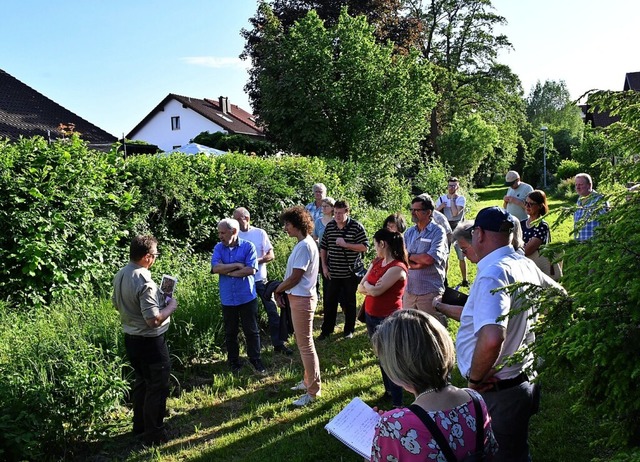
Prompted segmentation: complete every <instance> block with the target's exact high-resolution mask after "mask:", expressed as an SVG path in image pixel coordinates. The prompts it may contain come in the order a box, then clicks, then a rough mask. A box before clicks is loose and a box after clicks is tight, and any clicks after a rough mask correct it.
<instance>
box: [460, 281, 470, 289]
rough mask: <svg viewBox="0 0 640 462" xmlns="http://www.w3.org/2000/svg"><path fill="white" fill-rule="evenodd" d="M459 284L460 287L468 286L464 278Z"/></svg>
mask: <svg viewBox="0 0 640 462" xmlns="http://www.w3.org/2000/svg"><path fill="white" fill-rule="evenodd" d="M460 285H461V286H462V287H469V281H467V280H466V279H464V280H463V281H462V283H461V284H460Z"/></svg>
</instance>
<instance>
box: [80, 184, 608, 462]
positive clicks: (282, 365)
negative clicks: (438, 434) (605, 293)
mask: <svg viewBox="0 0 640 462" xmlns="http://www.w3.org/2000/svg"><path fill="white" fill-rule="evenodd" d="M505 190H506V187H505V186H503V185H494V186H491V187H489V188H485V189H483V190H480V191H477V195H478V201H477V204H476V205H477V209H476V210H473V211H472V212H471V213H470V214H469V216H470V217H473V216H475V213H476V211H477V210H479V209H481V208H483V207H486V206H490V205H501V204H502V197H503V195H504V192H505ZM564 205H567V204H565V203H563V202H561V201H556V200H552V201H551V209H552V210H553V209H556V208H559V207H562V206H564ZM553 219H554V218H553V216H551V217H550V220H549V221H552V220H553ZM571 226H572V224H571V222H570V221H565V222H562V223H560V224H559V227H558V228H555V229H554V231H553V232H554V241H555V242H560V241H564V240H566V239H569V236H570V231H571ZM467 266H468V273H469V278H470V280H473V277H474V276H475V272H476V268H475V265H473V264H468V265H467ZM449 279H450V282H451V283H452V284H457V283H458V282H460V273H459V268H458V263H457V259H456V256H455V253H453V255H452V256H451V260H450V273H449ZM183 289H184V287H183ZM338 319H339V323H340V322H341V320H342V317H341V315H339V318H338ZM321 321H322V316H321V315H317V316H316V319H315V327H316V332H315V334H316V336H317V335H318V334H319V326H320V323H321ZM340 329H341V326H340V325H338V327H337V329H336V332H337V333H339V332H340ZM449 329H450V331H451V332H452V335H455V332H456V329H457V323H455V322H452V323H450V326H449ZM172 335H176V332H175V330H172V331H170V332H169V337H171V336H172ZM263 338H267V336H266V335H265V336H263ZM264 345H265V348H264V349H263V361H264V362H265V364H266V366H267V368H268V370H269V375H268V376H267V377H259V376H257V375H255V374H254V373H253V371H252V369H251V368H250V367H249V366H245V368H244V369H243V371H242V373H241V374H240V375H239V376H233V375H231V374H230V373H229V371H228V369H227V366H226V364H225V362H224V357H223V356H221V355H220V354H219V353H213V354H212V357H211V359H210V361H206V362H203V363H202V364H192V365H190V367H189V368H188V371H189V373H188V374H186V375H180V374H179V373H177V374H176V375H177V377H178V379H179V380H180V382H181V384H180V385H181V386H180V388H176V389H177V390H178V389H179V390H181V392H180V393H179V394H178V395H177V396H173V397H171V398H170V399H169V403H168V408H169V412H170V416H169V417H168V419H167V425H168V426H169V428H170V433H171V436H172V440H171V441H170V442H169V443H167V444H165V445H163V446H160V447H158V448H153V449H145V448H143V447H142V446H140V445H139V444H137V443H136V441H135V439H134V438H133V437H132V436H130V435H129V434H128V431H130V423H129V422H130V420H131V415H130V413H128V412H127V410H126V409H125V408H122V409H121V410H120V413H119V414H118V413H116V414H115V416H116V417H117V419H116V420H117V421H118V422H119V424H120V425H116V426H115V427H114V428H113V430H112V434H111V435H110V436H109V437H108V438H104V439H102V440H100V441H96V442H94V443H93V444H91V445H88V446H86V447H83V448H80V451H79V452H77V453H76V454H75V456H74V457H75V459H76V460H93V461H107V460H128V461H141V460H162V461H184V460H189V461H210V460H211V461H214V460H215V461H217V460H224V461H245V460H259V461H262V462H265V461H274V462H275V461H283V460H286V461H289V462H294V461H304V462H308V461H320V462H321V461H353V462H356V461H361V459H360V458H359V457H358V456H357V455H356V454H355V453H353V452H351V451H350V450H349V449H348V448H346V447H345V446H343V445H342V444H341V443H340V442H338V441H337V440H336V439H335V438H333V437H331V436H330V435H329V434H327V432H326V431H325V430H324V428H323V427H324V425H325V424H326V423H327V422H328V421H329V420H330V419H331V418H332V417H333V416H334V415H336V414H337V413H338V412H339V411H340V409H342V408H343V407H344V406H345V405H346V404H347V403H348V402H349V401H350V400H351V399H352V398H353V397H355V396H360V397H361V398H362V399H363V400H365V401H366V402H367V403H369V404H370V405H372V406H376V405H377V406H379V407H380V408H382V409H388V407H389V403H387V402H383V401H380V400H379V397H380V396H381V395H382V393H383V386H382V380H381V377H380V371H379V369H378V366H377V361H376V358H375V356H374V355H373V352H372V350H371V346H370V343H369V339H368V337H367V333H366V328H365V326H364V325H363V324H361V323H358V325H357V329H356V334H355V336H354V338H353V339H350V340H347V339H343V338H341V337H340V335H336V336H335V337H332V338H331V339H330V340H329V341H324V342H317V343H316V347H317V349H318V355H319V357H320V366H321V371H322V397H321V398H320V399H319V400H318V401H316V402H315V403H313V404H312V405H310V406H308V407H306V408H303V409H296V408H294V407H293V406H292V405H291V402H292V401H293V400H294V399H295V398H296V397H297V396H299V393H298V392H292V391H290V390H289V387H291V386H293V385H294V384H295V383H297V382H298V381H299V380H300V378H301V377H302V371H303V370H302V363H301V361H300V358H299V355H298V353H297V350H296V349H295V345H292V346H293V347H294V350H296V353H295V354H294V356H292V357H286V356H282V355H275V354H273V353H272V352H271V348H270V343H269V341H268V340H266V342H264ZM568 380H570V378H566V377H560V378H548V379H547V381H546V382H545V383H544V384H543V395H542V404H541V412H540V413H539V414H538V415H536V416H534V418H533V419H532V421H531V430H530V441H531V448H532V456H533V460H535V461H536V462H547V461H549V462H551V461H553V462H556V461H565V460H580V461H587V460H591V459H592V458H593V457H595V456H599V457H604V454H603V453H602V452H599V453H594V450H592V449H591V448H590V447H589V444H590V442H591V441H593V440H594V439H596V438H597V437H601V436H602V435H601V434H597V431H598V430H597V425H595V424H594V423H593V422H595V418H594V416H592V415H589V414H587V413H586V412H585V411H582V413H579V414H573V413H572V411H571V404H572V400H571V398H570V397H569V395H568V393H567V391H566V390H567V388H568V386H567V383H566V382H567V381H568ZM461 382H462V381H461V379H460V376H459V374H458V373H457V369H456V371H455V373H454V383H456V384H457V385H462V383H461ZM411 400H412V399H411V396H409V395H408V394H406V395H405V403H407V404H408V403H410V402H411ZM605 460H606V459H605Z"/></svg>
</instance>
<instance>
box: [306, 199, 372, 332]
mask: <svg viewBox="0 0 640 462" xmlns="http://www.w3.org/2000/svg"><path fill="white" fill-rule="evenodd" d="M368 245H369V243H368V241H367V235H366V233H365V230H364V227H363V226H362V225H361V224H360V223H358V222H357V221H355V220H354V219H352V218H351V217H349V204H348V203H347V202H346V201H336V203H335V205H334V208H333V221H330V222H329V223H328V224H327V227H326V228H325V230H324V234H323V235H322V240H321V241H320V259H321V261H322V272H323V274H324V277H325V279H326V281H327V282H328V286H327V287H326V288H325V298H324V301H323V308H324V320H323V321H322V329H321V333H320V335H319V336H318V340H325V339H327V338H329V336H330V335H331V334H332V333H333V330H334V329H335V327H336V316H337V315H338V304H340V305H342V310H343V311H344V331H343V336H344V337H345V338H351V337H353V333H354V331H355V328H356V291H357V290H358V284H359V283H360V280H359V279H358V278H357V277H356V275H355V274H354V269H355V267H356V264H357V262H358V260H359V259H360V254H361V253H362V252H366V251H367V247H368Z"/></svg>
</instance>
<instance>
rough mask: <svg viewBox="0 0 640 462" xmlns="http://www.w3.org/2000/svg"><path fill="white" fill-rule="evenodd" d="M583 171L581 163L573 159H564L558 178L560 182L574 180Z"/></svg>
mask: <svg viewBox="0 0 640 462" xmlns="http://www.w3.org/2000/svg"><path fill="white" fill-rule="evenodd" d="M581 171H582V166H581V165H580V162H578V161H575V160H572V159H563V160H561V161H560V165H559V166H558V173H557V174H556V176H557V177H558V179H559V180H566V179H568V178H573V177H574V176H576V175H577V174H578V173H580V172H581Z"/></svg>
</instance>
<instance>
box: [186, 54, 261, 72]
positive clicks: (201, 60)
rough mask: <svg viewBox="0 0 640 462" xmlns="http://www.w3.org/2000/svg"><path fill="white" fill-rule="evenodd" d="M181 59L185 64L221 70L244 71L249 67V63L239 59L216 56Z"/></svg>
mask: <svg viewBox="0 0 640 462" xmlns="http://www.w3.org/2000/svg"><path fill="white" fill-rule="evenodd" d="M181 59H182V61H184V62H186V63H187V64H193V65H194V66H203V67H213V68H216V69H223V68H238V69H246V68H248V67H249V62H248V61H243V60H241V59H240V58H229V57H217V56H187V57H185V58H181Z"/></svg>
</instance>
